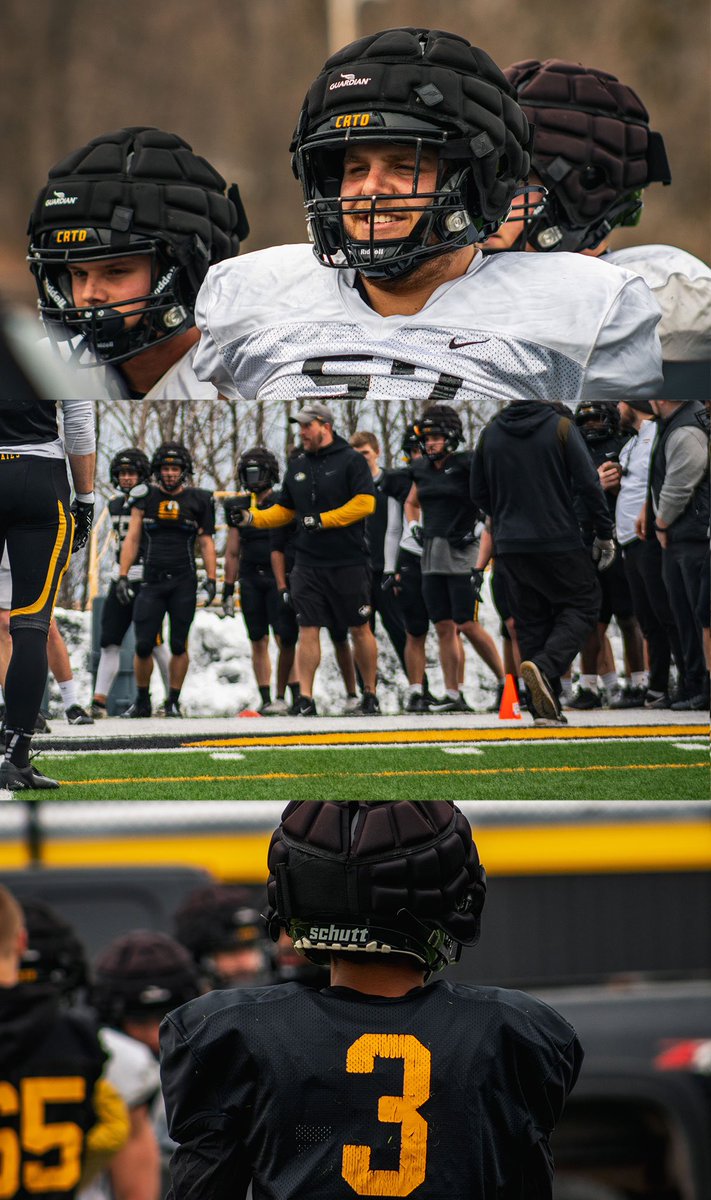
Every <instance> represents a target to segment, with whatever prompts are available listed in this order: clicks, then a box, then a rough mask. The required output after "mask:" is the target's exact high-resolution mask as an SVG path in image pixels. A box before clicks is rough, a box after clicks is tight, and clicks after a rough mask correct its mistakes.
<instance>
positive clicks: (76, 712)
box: [65, 704, 94, 725]
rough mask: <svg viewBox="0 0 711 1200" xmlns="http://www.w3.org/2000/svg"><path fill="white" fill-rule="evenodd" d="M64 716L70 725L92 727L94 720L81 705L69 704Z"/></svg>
mask: <svg viewBox="0 0 711 1200" xmlns="http://www.w3.org/2000/svg"><path fill="white" fill-rule="evenodd" d="M65 716H66V718H67V720H68V722H69V724H70V725H93V724H94V718H93V717H90V716H89V714H88V712H87V711H86V709H84V708H82V706H81V704H70V705H69V708H68V709H67V711H66V713H65Z"/></svg>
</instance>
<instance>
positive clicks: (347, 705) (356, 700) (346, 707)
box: [343, 696, 360, 717]
mask: <svg viewBox="0 0 711 1200" xmlns="http://www.w3.org/2000/svg"><path fill="white" fill-rule="evenodd" d="M359 709H360V696H346V699H345V701H344V704H343V715H344V717H347V716H349V715H350V714H351V713H354V712H358V710H359Z"/></svg>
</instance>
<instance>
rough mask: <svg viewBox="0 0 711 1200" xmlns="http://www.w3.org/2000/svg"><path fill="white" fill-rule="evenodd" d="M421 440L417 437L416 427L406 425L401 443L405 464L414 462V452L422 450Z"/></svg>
mask: <svg viewBox="0 0 711 1200" xmlns="http://www.w3.org/2000/svg"><path fill="white" fill-rule="evenodd" d="M420 449H421V446H420V439H419V437H418V436H417V432H416V426H415V425H406V426H405V432H404V433H403V435H402V441H401V442H400V450H401V452H402V458H403V462H405V463H410V462H411V460H412V451H413V450H420Z"/></svg>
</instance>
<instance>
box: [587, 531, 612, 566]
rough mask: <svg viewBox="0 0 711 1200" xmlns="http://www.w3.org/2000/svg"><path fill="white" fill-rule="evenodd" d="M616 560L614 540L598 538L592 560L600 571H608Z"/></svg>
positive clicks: (594, 544) (593, 549) (594, 545)
mask: <svg viewBox="0 0 711 1200" xmlns="http://www.w3.org/2000/svg"><path fill="white" fill-rule="evenodd" d="M614 558H615V543H614V542H613V540H612V538H599V537H596V538H595V541H594V542H593V547H592V560H593V562H594V563H597V569H598V571H606V570H607V568H608V567H609V566H610V565H611V564H612V562H613V561H614Z"/></svg>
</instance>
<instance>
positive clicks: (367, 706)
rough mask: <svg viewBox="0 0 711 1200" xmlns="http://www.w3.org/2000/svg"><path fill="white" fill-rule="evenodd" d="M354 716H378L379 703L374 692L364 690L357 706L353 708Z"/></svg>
mask: <svg viewBox="0 0 711 1200" xmlns="http://www.w3.org/2000/svg"><path fill="white" fill-rule="evenodd" d="M353 716H354V717H379V716H380V704H379V703H378V697H377V696H376V694H375V692H364V693H363V699H362V700H361V702H360V704H359V705H358V707H357V708H354V709H353Z"/></svg>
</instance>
